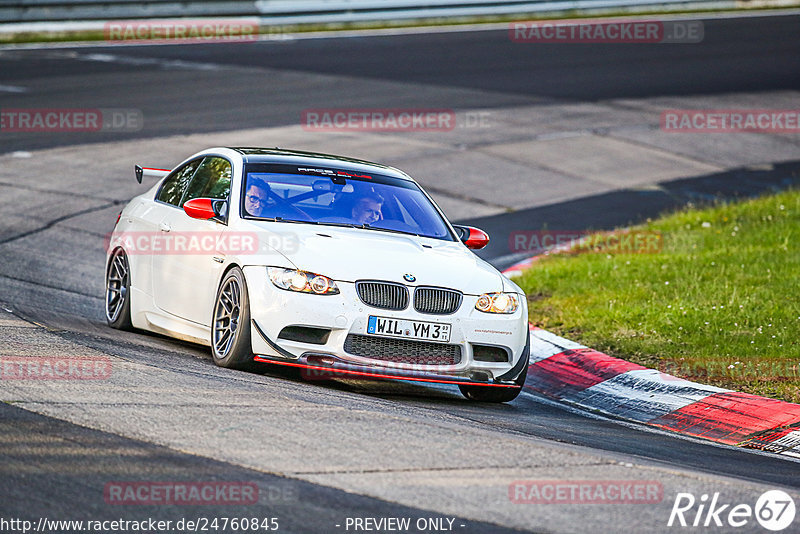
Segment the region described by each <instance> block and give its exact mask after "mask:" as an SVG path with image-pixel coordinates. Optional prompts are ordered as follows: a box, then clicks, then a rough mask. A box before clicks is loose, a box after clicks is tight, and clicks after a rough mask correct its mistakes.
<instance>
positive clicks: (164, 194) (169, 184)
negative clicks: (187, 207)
mask: <svg viewBox="0 0 800 534" xmlns="http://www.w3.org/2000/svg"><path fill="white" fill-rule="evenodd" d="M201 161H203V160H202V158H198V159H195V160H192V161H190V162H189V163H187V164H186V165H184V166H183V167H181V168H179V169H177V170H175V171H174V172H173V173H172V174H171V175H170V176H169V177H168V178H167V179H166V180H165V181H164V184H163V185H162V186H161V190H160V191H159V192H158V196H156V200H159V201H161V202H166V203H167V204H172V205H174V206H178V205H179V204H180V203H181V198H183V194H184V193H185V192H186V186H188V185H189V181H190V180H191V179H192V176H193V175H194V171H196V170H197V167H198V165H200V162H201Z"/></svg>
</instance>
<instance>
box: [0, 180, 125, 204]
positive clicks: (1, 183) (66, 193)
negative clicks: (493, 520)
mask: <svg viewBox="0 0 800 534" xmlns="http://www.w3.org/2000/svg"><path fill="white" fill-rule="evenodd" d="M0 186H2V187H13V188H15V189H22V190H23V191H33V192H35V193H50V194H52V195H59V196H68V197H76V198H89V199H92V200H101V201H105V202H114V203H122V202H127V200H118V199H115V198H109V197H97V196H94V195H87V194H86V193H76V192H75V191H54V190H53V189H42V188H40V187H31V186H29V185H23V184H15V183H12V182H4V181H0Z"/></svg>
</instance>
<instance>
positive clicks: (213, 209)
mask: <svg viewBox="0 0 800 534" xmlns="http://www.w3.org/2000/svg"><path fill="white" fill-rule="evenodd" d="M183 211H185V212H186V215H188V216H189V217H191V218H192V219H201V220H208V219H220V220H224V219H225V217H226V216H227V214H228V202H227V201H225V200H219V199H214V198H193V199H192V200H187V201H186V202H185V203H184V204H183Z"/></svg>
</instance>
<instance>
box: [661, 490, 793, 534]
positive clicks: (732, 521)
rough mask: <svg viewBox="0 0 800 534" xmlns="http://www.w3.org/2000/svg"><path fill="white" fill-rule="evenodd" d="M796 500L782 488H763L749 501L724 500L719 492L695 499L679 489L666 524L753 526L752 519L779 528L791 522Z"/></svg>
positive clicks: (775, 530)
mask: <svg viewBox="0 0 800 534" xmlns="http://www.w3.org/2000/svg"><path fill="white" fill-rule="evenodd" d="M795 512H796V510H795V504H794V499H792V497H791V495H789V494H788V493H786V492H785V491H781V490H770V491H766V492H764V493H763V494H761V496H760V497H759V498H758V500H756V503H755V506H750V505H749V504H736V505H734V504H732V503H725V502H724V501H722V500H721V499H720V496H719V492H717V493H714V494H713V495H712V496H711V497H710V498H709V495H707V494H703V495H701V496H700V498H699V499H696V498H695V496H694V495H692V494H691V493H678V495H677V496H676V497H675V503H674V504H673V505H672V512H671V513H670V514H669V521H668V522H667V526H668V527H671V526H681V527H687V526H691V527H722V526H725V525H726V524H727V526H729V527H734V528H739V527H744V526H746V525H750V526H752V524H753V522H752V521H753V519H755V520H756V521H757V522H758V524H759V525H761V526H762V527H763V528H765V529H767V530H771V531H773V532H779V531H782V530H784V529H786V528H788V527H789V526H790V525H792V523H793V522H794V517H795Z"/></svg>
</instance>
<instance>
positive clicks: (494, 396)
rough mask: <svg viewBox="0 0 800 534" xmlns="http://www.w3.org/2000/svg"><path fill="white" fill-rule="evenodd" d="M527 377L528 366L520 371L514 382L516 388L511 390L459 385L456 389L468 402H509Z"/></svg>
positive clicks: (515, 396)
mask: <svg viewBox="0 0 800 534" xmlns="http://www.w3.org/2000/svg"><path fill="white" fill-rule="evenodd" d="M527 376H528V366H527V364H526V365H525V368H524V369H523V370H522V372H521V373H520V375H519V376H518V377H517V378H516V379H515V380H514V382H516V384H517V386H516V387H513V388H501V387H492V386H470V385H461V384H459V386H458V389H460V390H461V394H462V395H464V396H465V397H466V398H468V399H469V400H473V401H477V402H511V401H513V400H514V399H516V398H517V396H518V395H519V394H520V392H521V391H522V386H523V384H525V379H526V378H527Z"/></svg>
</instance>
